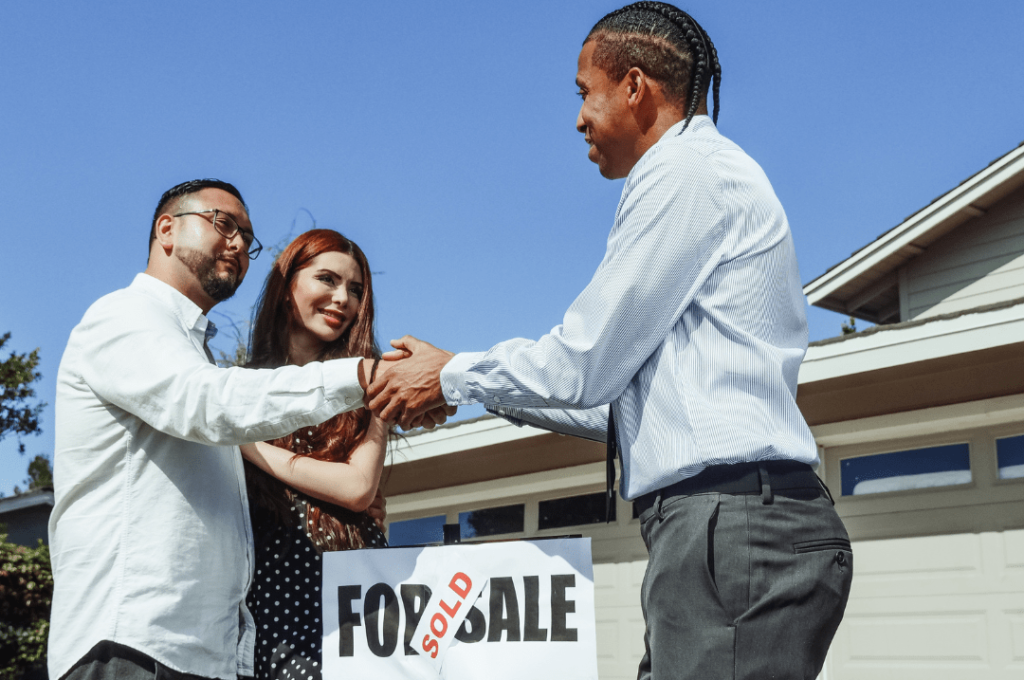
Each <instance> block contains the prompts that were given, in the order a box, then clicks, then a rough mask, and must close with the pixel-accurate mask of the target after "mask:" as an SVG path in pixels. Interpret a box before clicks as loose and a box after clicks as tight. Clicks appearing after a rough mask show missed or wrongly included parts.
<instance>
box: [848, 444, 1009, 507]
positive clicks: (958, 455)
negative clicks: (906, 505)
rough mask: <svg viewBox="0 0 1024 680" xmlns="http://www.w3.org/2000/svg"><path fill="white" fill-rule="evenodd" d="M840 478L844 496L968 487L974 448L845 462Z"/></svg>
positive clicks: (936, 448)
mask: <svg viewBox="0 0 1024 680" xmlns="http://www.w3.org/2000/svg"><path fill="white" fill-rule="evenodd" d="M1022 462H1024V460H1022ZM840 478H841V480H842V489H843V495H844V496H860V495H865V494H872V493H883V492H886V491H906V490H909V489H926V488H930V487H936V486H953V485H955V484H968V483H970V481H971V462H970V448H969V447H968V445H967V444H947V445H945V446H930V447H927V448H923V449H913V450H910V451H896V452H893V453H879V454H875V455H873V456H859V457H857V458H845V459H843V460H842V462H841V463H840Z"/></svg>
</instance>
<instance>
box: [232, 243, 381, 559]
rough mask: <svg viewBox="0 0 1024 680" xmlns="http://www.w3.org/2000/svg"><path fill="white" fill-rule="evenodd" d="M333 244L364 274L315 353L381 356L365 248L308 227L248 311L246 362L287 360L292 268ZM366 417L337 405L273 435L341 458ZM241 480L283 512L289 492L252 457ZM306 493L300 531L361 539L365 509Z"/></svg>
mask: <svg viewBox="0 0 1024 680" xmlns="http://www.w3.org/2000/svg"><path fill="white" fill-rule="evenodd" d="M331 252H338V253H344V254H346V255H350V256H352V258H353V259H354V260H355V261H356V264H357V265H358V266H359V271H360V272H361V273H362V276H363V297H362V300H360V302H359V311H358V312H357V315H356V318H355V320H354V321H353V322H352V324H351V325H350V326H349V327H348V329H347V330H346V331H345V332H344V333H342V335H341V336H340V337H339V338H338V339H337V340H335V341H333V342H330V343H328V344H326V345H325V346H324V348H323V350H321V352H320V355H319V356H318V357H317V359H318V360H320V361H324V360H327V359H339V358H342V357H366V358H371V357H378V356H380V349H379V348H378V346H377V341H376V337H375V334H374V319H373V317H374V310H373V280H372V275H371V273H370V265H369V263H368V262H367V261H366V256H365V255H364V254H363V251H362V250H361V249H360V248H359V246H357V245H356V244H355V243H353V242H352V241H350V240H349V239H347V238H345V237H344V236H342V235H341V234H339V233H338V232H336V231H332V230H330V229H312V230H310V231H307V232H305V233H304V234H300V235H299V236H298V237H297V238H296V239H295V240H294V241H292V242H291V243H290V244H289V245H288V247H287V248H285V249H284V251H282V252H281V254H280V255H278V256H277V259H276V260H274V265H273V267H272V268H271V270H270V274H269V275H268V276H267V280H266V283H264V284H263V291H262V292H261V293H260V298H259V300H258V301H257V302H256V307H255V308H254V311H253V322H252V331H251V333H250V335H249V362H248V363H247V364H246V365H247V366H248V367H250V368H277V367H278V366H284V365H285V364H287V363H288V349H289V345H288V336H289V331H290V329H291V328H292V326H293V323H294V322H293V319H294V316H293V313H292V295H291V290H292V281H293V280H294V279H295V274H296V273H297V272H299V271H300V270H301V269H303V268H305V267H306V266H308V265H309V263H310V261H311V260H312V259H313V258H315V257H316V256H317V255H321V254H322V253H331ZM370 417H371V416H370V412H369V411H367V410H365V409H359V410H358V411H350V412H348V413H341V414H339V415H337V416H335V417H333V418H331V419H330V420H328V421H327V422H325V423H322V424H321V425H318V426H317V427H313V428H303V430H302V432H299V433H292V434H290V435H288V436H287V437H282V438H281V439H277V440H275V441H273V442H271V443H272V444H274V445H275V446H279V447H281V448H283V449H288V450H289V451H291V452H293V453H294V454H296V455H303V456H309V457H310V458H316V459H318V460H326V461H332V462H344V461H346V460H348V457H349V454H350V453H351V451H352V449H353V448H354V447H355V446H356V445H357V444H359V442H361V441H362V440H363V439H364V438H365V437H366V432H367V430H368V429H369V426H370ZM297 434H298V435H301V436H296V435H297ZM300 440H301V441H300ZM246 481H247V484H248V486H249V491H250V496H251V497H252V498H253V500H254V502H255V503H256V504H259V505H261V506H263V507H264V508H266V509H268V510H270V511H272V512H273V513H275V514H276V515H277V516H278V518H279V519H281V520H282V521H283V520H284V519H285V518H286V517H287V507H288V502H289V501H290V497H291V496H294V492H292V491H290V490H288V488H287V487H286V486H285V485H284V484H283V483H282V482H280V481H278V480H277V479H275V478H274V477H271V476H270V475H267V474H266V473H263V472H262V471H260V470H258V469H257V468H255V466H252V465H246ZM306 501H307V505H308V510H307V515H306V531H307V533H309V534H310V535H311V536H312V538H313V542H314V544H315V545H316V546H317V547H318V548H320V547H322V548H324V549H328V550H347V549H350V548H362V547H365V546H366V543H367V541H366V537H367V534H366V533H365V532H364V527H366V528H368V526H369V524H372V521H373V520H371V519H370V518H369V516H368V515H366V514H365V513H357V512H353V511H351V510H347V509H345V508H341V507H338V506H334V505H329V504H324V503H323V502H322V501H317V500H315V499H311V498H306ZM322 505H327V506H328V507H327V509H328V512H322V511H321V506H322ZM289 521H290V520H289Z"/></svg>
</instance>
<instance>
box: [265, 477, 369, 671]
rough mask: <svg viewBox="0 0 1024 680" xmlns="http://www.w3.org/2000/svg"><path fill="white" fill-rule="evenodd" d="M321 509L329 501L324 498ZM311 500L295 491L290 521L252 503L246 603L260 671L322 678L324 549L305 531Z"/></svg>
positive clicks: (322, 509)
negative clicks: (252, 552)
mask: <svg viewBox="0 0 1024 680" xmlns="http://www.w3.org/2000/svg"><path fill="white" fill-rule="evenodd" d="M318 506H319V507H320V508H321V511H322V512H328V511H329V509H330V507H331V506H330V505H328V504H320V503H318ZM307 508H308V504H307V502H306V500H305V499H303V498H302V497H301V496H298V495H297V496H296V497H295V499H294V500H293V501H292V503H291V506H290V510H289V512H290V515H289V520H290V521H289V522H288V523H287V524H286V525H284V526H282V524H281V523H280V522H279V521H277V520H276V518H275V515H274V514H273V513H271V512H269V511H262V510H261V509H260V508H258V507H251V511H252V522H253V537H254V539H255V543H256V569H255V575H254V578H253V584H252V588H250V589H249V595H248V597H247V598H246V605H247V606H248V607H249V611H250V612H252V615H253V619H254V620H255V622H256V677H257V678H259V679H261V680H262V679H264V678H267V679H271V678H272V679H275V680H321V663H322V659H321V644H322V636H323V624H322V622H321V620H320V599H321V593H320V585H321V582H322V579H321V575H320V564H321V560H320V553H319V552H318V551H317V549H316V548H315V547H314V545H313V540H312V538H311V536H310V535H309V534H308V533H307V532H306V528H305V527H306V510H307ZM374 529H375V533H372V534H371V535H366V536H365V538H366V543H367V547H369V548H379V547H384V546H386V545H387V539H386V538H385V537H384V534H383V533H381V532H380V530H379V529H376V525H374Z"/></svg>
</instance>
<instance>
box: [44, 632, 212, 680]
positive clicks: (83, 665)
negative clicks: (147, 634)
mask: <svg viewBox="0 0 1024 680" xmlns="http://www.w3.org/2000/svg"><path fill="white" fill-rule="evenodd" d="M61 680H208V679H207V678H203V677H202V676H199V675H191V674H189V673H181V672H180V671H175V670H171V669H170V668H168V667H167V666H165V665H163V664H162V663H160V662H158V661H156V660H154V659H153V658H152V657H150V656H148V655H146V654H143V653H142V652H140V651H138V650H135V649H132V648H131V647H126V646H124V645H119V644H117V643H116V642H110V641H108V640H104V641H103V642H99V643H97V644H96V646H94V647H93V648H92V649H91V650H89V653H88V654H86V655H85V656H84V657H83V658H81V659H80V660H79V661H78V663H76V664H75V665H74V667H73V668H72V669H71V670H70V671H68V672H67V673H65V674H64V676H63V677H62V678H61Z"/></svg>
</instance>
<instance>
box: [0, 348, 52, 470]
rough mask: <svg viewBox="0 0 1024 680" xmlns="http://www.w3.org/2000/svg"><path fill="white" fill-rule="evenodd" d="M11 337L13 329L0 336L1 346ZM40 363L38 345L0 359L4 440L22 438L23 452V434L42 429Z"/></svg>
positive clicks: (0, 412) (22, 448)
mask: <svg viewBox="0 0 1024 680" xmlns="http://www.w3.org/2000/svg"><path fill="white" fill-rule="evenodd" d="M10 339H11V334H10V333H4V334H3V335H2V336H0V350H2V349H3V348H4V345H6V344H7V341H8V340H10ZM37 366H39V349H38V348H36V349H34V350H32V351H31V352H29V353H28V354H18V353H17V352H11V355H10V356H9V357H8V358H7V359H5V360H4V361H0V441H3V439H4V437H6V436H7V435H10V434H13V435H14V436H16V437H17V438H18V452H19V453H25V444H24V443H23V442H22V441H21V438H22V437H24V436H25V435H29V434H38V433H39V414H40V413H42V411H43V407H44V406H46V404H44V403H43V402H41V401H35V398H36V391H35V389H34V388H33V387H32V383H34V382H35V381H37V380H39V378H40V377H41V374H40V373H39V371H37V370H36V367H37Z"/></svg>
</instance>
